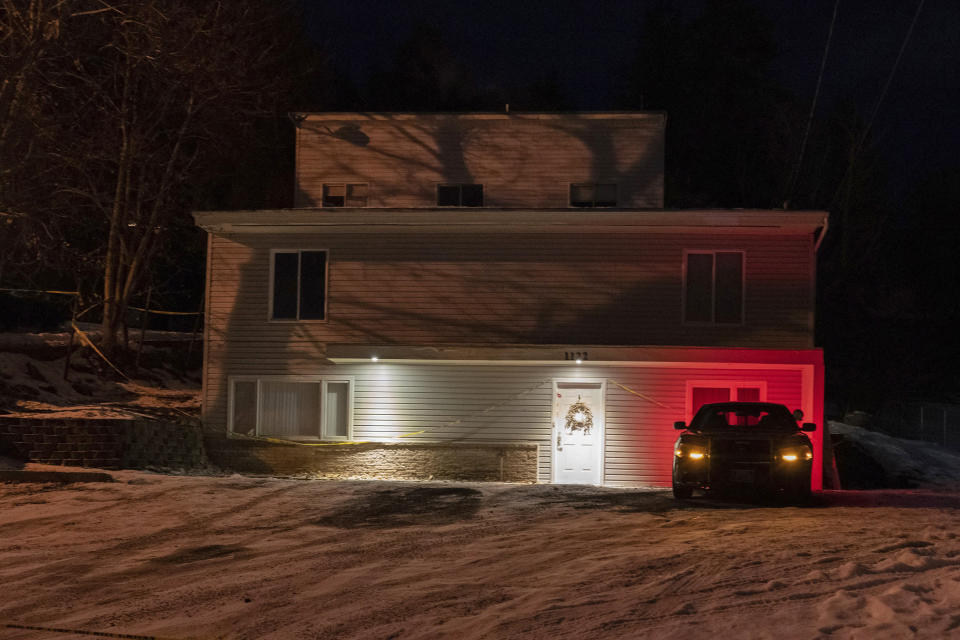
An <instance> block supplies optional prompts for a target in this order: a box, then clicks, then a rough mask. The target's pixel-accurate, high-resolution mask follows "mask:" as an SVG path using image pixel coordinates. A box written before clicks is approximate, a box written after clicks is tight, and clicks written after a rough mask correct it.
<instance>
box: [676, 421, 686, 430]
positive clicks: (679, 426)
mask: <svg viewBox="0 0 960 640" xmlns="http://www.w3.org/2000/svg"><path fill="white" fill-rule="evenodd" d="M673 428H674V429H676V430H677V431H679V430H681V429H686V428H687V423H686V422H684V421H683V420H678V421H676V422H674V423H673Z"/></svg>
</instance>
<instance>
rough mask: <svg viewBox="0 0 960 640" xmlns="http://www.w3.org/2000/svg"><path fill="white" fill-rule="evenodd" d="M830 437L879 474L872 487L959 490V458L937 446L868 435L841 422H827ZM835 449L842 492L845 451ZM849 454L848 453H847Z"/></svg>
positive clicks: (872, 433) (916, 441) (865, 430)
mask: <svg viewBox="0 0 960 640" xmlns="http://www.w3.org/2000/svg"><path fill="white" fill-rule="evenodd" d="M828 427H829V429H830V434H831V435H832V436H834V438H835V439H837V438H836V436H841V438H842V439H841V440H840V443H849V444H850V445H852V446H853V447H855V448H856V450H857V453H859V454H862V455H865V456H868V457H869V459H870V460H871V461H872V462H873V463H876V465H877V466H878V467H879V469H880V470H882V473H883V475H884V476H885V478H883V479H882V480H881V479H877V480H878V481H879V482H878V483H877V484H876V486H889V487H918V488H933V489H936V488H957V487H960V455H958V454H956V453H953V452H951V451H949V450H946V449H943V448H941V447H940V446H939V445H937V444H933V443H930V442H923V441H920V440H905V439H903V438H894V437H893V436H888V435H887V434H885V433H880V432H878V431H871V430H869V429H865V428H863V427H857V426H854V425H851V424H844V423H842V422H832V421H831V422H829V423H828ZM835 448H836V449H837V454H836V455H837V458H838V465H839V466H840V468H841V477H840V481H841V483H843V486H844V488H847V487H848V486H849V485H850V482H849V480H854V481H855V480H856V478H844V473H843V471H844V468H843V467H844V465H843V460H842V458H843V456H844V450H845V447H844V446H842V444H840V445H837V446H836V447H835ZM847 450H849V449H847Z"/></svg>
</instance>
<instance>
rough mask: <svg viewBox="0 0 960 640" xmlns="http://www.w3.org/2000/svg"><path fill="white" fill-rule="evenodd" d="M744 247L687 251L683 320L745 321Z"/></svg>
mask: <svg viewBox="0 0 960 640" xmlns="http://www.w3.org/2000/svg"><path fill="white" fill-rule="evenodd" d="M743 265H744V252H743V251H684V254H683V321H684V322H689V323H710V324H743V291H744V284H743V283H744V268H743Z"/></svg>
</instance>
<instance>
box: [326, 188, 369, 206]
mask: <svg viewBox="0 0 960 640" xmlns="http://www.w3.org/2000/svg"><path fill="white" fill-rule="evenodd" d="M367 187H368V185H367V183H365V182H354V183H350V182H338V183H324V185H323V206H325V207H365V206H367V190H368V189H367Z"/></svg>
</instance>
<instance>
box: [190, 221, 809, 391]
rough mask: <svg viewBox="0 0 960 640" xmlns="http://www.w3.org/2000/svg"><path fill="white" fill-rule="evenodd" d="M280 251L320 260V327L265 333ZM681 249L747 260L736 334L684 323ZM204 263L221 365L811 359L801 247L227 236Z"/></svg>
mask: <svg viewBox="0 0 960 640" xmlns="http://www.w3.org/2000/svg"><path fill="white" fill-rule="evenodd" d="M283 248H287V249H290V248H300V249H308V248H316V249H326V250H328V251H329V262H328V264H329V267H328V269H329V277H328V281H329V290H328V295H327V310H328V319H327V320H326V321H324V322H275V321H269V320H268V313H269V309H268V307H269V295H270V293H269V291H270V282H269V281H270V251H271V249H283ZM685 249H729V250H744V251H745V265H746V266H745V279H746V288H745V322H744V323H743V324H742V325H702V324H701V325H686V324H684V323H683V322H682V317H681V315H682V303H681V300H682V273H683V251H684V250H685ZM210 252H211V267H210V273H209V275H208V282H207V286H208V299H209V304H208V314H209V315H208V335H207V337H208V345H207V346H208V349H209V350H210V353H211V354H212V355H213V356H215V361H216V362H219V361H221V360H227V361H231V362H240V361H246V362H247V363H248V364H249V366H251V367H255V366H259V364H260V363H261V362H262V361H263V360H265V359H287V358H299V357H316V356H318V355H320V354H322V347H321V346H320V345H321V344H322V343H328V342H329V343H366V344H426V345H432V344H613V345H691V346H744V347H761V348H788V349H796V348H809V347H812V346H813V289H812V280H811V278H810V274H811V271H812V268H813V261H814V252H813V239H812V237H811V236H809V235H791V236H773V235H767V236H752V235H733V234H723V235H694V234H666V233H660V234H638V235H627V234H621V235H612V234H587V233H585V234H575V233H569V234H553V235H549V236H540V235H536V234H522V233H517V234H502V233H501V234H477V233H449V232H447V233H418V234H399V233H389V232H387V233H382V234H370V233H366V234H342V233H340V234H327V235H323V234H273V235H264V234H234V235H215V236H213V237H212V241H211V245H210ZM212 366H213V367H214V368H213V369H211V370H210V371H209V372H208V373H209V374H210V375H212V376H216V375H219V373H218V371H217V370H216V368H215V367H216V366H217V365H216V363H214V364H213V365H212Z"/></svg>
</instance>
